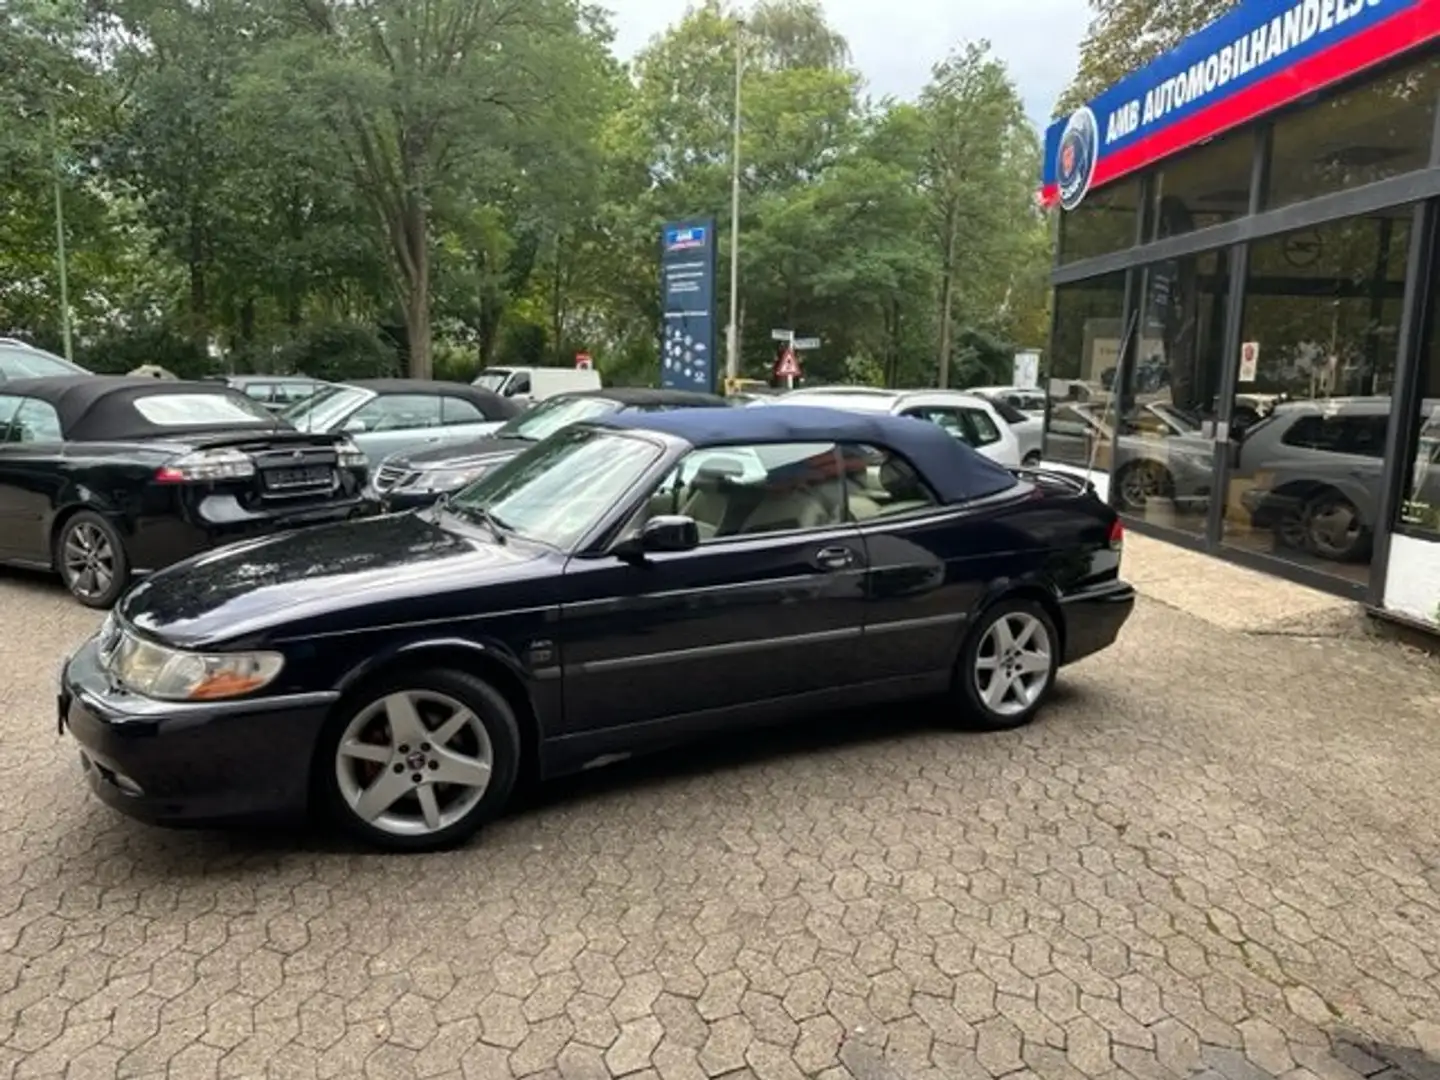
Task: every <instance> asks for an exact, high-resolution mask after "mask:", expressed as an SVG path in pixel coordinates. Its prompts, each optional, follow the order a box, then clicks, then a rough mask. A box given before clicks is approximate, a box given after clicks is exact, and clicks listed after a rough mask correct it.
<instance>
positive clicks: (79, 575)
mask: <svg viewBox="0 0 1440 1080" xmlns="http://www.w3.org/2000/svg"><path fill="white" fill-rule="evenodd" d="M60 557H61V560H62V565H63V567H64V570H65V582H66V584H67V585H69V586H70V590H71V591H72V592H74V593H75V594H76V595H77V596H80V597H83V598H85V599H87V600H91V599H95V598H96V597H100V596H104V595H105V594H106V593H107V592H109V590H110V588H111V586H112V585H114V583H115V549H114V548H113V547H111V545H110V538H109V537H108V536H106V535H105V532H104V530H103V529H101V528H100V527H99V526H98V525H93V524H91V523H90V522H88V521H81V522H76V523H75V524H74V525H72V526H71V527H70V528H69V530H68V531H67V532H66V534H65V542H64V544H63V546H62V550H61V556H60Z"/></svg>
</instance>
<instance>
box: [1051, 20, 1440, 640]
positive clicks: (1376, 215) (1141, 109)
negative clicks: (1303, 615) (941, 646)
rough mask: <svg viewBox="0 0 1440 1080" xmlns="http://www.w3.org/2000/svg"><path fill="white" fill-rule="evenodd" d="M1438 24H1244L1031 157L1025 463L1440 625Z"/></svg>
mask: <svg viewBox="0 0 1440 1080" xmlns="http://www.w3.org/2000/svg"><path fill="white" fill-rule="evenodd" d="M1437 102H1440V0H1298V2H1297V0H1245V2H1243V3H1241V4H1240V5H1239V6H1237V7H1235V8H1233V9H1231V10H1230V11H1229V13H1227V14H1226V15H1224V16H1222V17H1221V18H1220V19H1218V20H1216V21H1215V22H1213V23H1211V24H1210V25H1209V26H1207V27H1206V28H1205V29H1203V30H1201V31H1199V32H1198V33H1196V34H1194V35H1193V36H1191V37H1190V38H1189V39H1187V40H1186V41H1185V42H1183V43H1182V44H1181V45H1180V46H1179V47H1178V48H1176V49H1174V50H1173V51H1171V52H1169V53H1167V54H1165V55H1164V56H1162V57H1160V58H1159V59H1157V60H1156V61H1154V62H1153V63H1152V64H1150V65H1149V66H1148V67H1146V68H1144V69H1142V70H1141V71H1138V72H1136V73H1135V74H1133V75H1131V76H1130V77H1128V78H1126V79H1125V80H1123V81H1122V82H1120V83H1118V84H1117V85H1115V86H1113V87H1111V88H1110V89H1109V90H1107V91H1105V92H1104V93H1103V94H1101V95H1100V96H1098V97H1097V98H1095V99H1094V100H1093V101H1091V102H1089V103H1088V104H1087V105H1086V106H1084V107H1082V108H1080V109H1078V110H1076V112H1074V113H1073V114H1072V115H1070V116H1068V117H1066V118H1063V119H1061V120H1059V121H1057V122H1056V123H1055V124H1054V125H1052V127H1051V128H1050V130H1049V131H1048V133H1047V135H1046V140H1045V166H1044V175H1043V177H1042V184H1041V199H1042V201H1043V202H1044V203H1045V204H1046V205H1047V206H1053V207H1055V208H1057V213H1056V214H1055V215H1054V217H1055V219H1056V222H1057V228H1058V240H1057V244H1056V261H1055V267H1054V270H1053V273H1052V280H1053V283H1054V288H1055V295H1054V301H1055V302H1054V316H1053V320H1054V321H1053V325H1052V330H1051V342H1050V349H1049V351H1048V354H1047V357H1046V371H1045V374H1046V376H1047V378H1048V380H1049V384H1048V385H1049V389H1050V395H1051V405H1050V411H1049V416H1048V418H1047V422H1046V423H1047V427H1046V457H1047V459H1048V460H1050V461H1053V462H1056V463H1064V464H1067V465H1070V466H1074V467H1076V468H1082V469H1086V470H1090V471H1093V473H1094V475H1095V476H1096V477H1097V478H1100V477H1105V478H1108V492H1109V497H1110V499H1111V501H1112V502H1114V503H1115V504H1116V505H1117V506H1118V507H1119V508H1120V509H1121V510H1122V512H1123V513H1124V514H1125V515H1126V518H1127V521H1128V522H1129V523H1130V524H1132V525H1133V526H1134V527H1135V528H1136V531H1139V532H1145V533H1149V534H1152V535H1155V536H1158V537H1161V538H1164V539H1168V540H1173V541H1175V542H1177V543H1180V544H1184V545H1186V546H1188V547H1193V548H1196V549H1198V550H1203V551H1207V552H1211V553H1213V554H1216V555H1219V556H1222V557H1225V558H1229V559H1232V560H1233V561H1235V562H1238V563H1242V564H1244V565H1247V566H1250V567H1252V568H1255V569H1259V570H1264V571H1268V572H1271V573H1275V574H1279V575H1282V576H1285V577H1287V578H1291V579H1294V580H1299V581H1303V582H1305V583H1307V584H1311V585H1315V586H1318V587H1320V588H1322V589H1326V590H1329V591H1332V592H1335V593H1338V594H1341V595H1347V596H1353V597H1354V598H1355V599H1357V600H1360V601H1363V602H1365V603H1367V604H1369V605H1370V606H1371V607H1372V608H1373V609H1375V610H1376V611H1377V612H1378V611H1383V612H1386V613H1389V614H1391V615H1394V616H1396V617H1398V618H1402V619H1406V620H1409V621H1412V622H1416V623H1421V624H1426V625H1428V626H1430V627H1431V628H1437V627H1440V412H1433V413H1432V410H1434V406H1435V403H1436V402H1437V400H1440V310H1437V309H1440V293H1437V290H1440V262H1437V260H1440V243H1437V235H1436V234H1437V228H1440V107H1437Z"/></svg>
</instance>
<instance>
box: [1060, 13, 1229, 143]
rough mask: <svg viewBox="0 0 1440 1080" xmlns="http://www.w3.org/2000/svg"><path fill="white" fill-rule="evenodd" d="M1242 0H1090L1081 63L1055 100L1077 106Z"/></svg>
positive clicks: (1064, 110)
mask: <svg viewBox="0 0 1440 1080" xmlns="http://www.w3.org/2000/svg"><path fill="white" fill-rule="evenodd" d="M1239 2H1240V0H1218V2H1215V0H1090V10H1091V11H1092V12H1093V13H1094V14H1093V15H1092V17H1091V20H1090V27H1089V29H1088V30H1087V31H1086V34H1085V38H1084V40H1082V41H1081V43H1080V68H1079V71H1078V72H1077V74H1076V76H1075V79H1074V81H1073V82H1072V83H1071V84H1070V87H1069V88H1068V89H1067V90H1066V91H1065V93H1064V94H1063V95H1062V96H1061V98H1060V101H1059V102H1058V103H1057V104H1056V106H1055V115H1056V116H1068V115H1069V114H1070V113H1071V112H1073V111H1074V110H1075V109H1077V108H1079V107H1080V106H1081V105H1083V104H1084V103H1085V102H1087V101H1089V100H1090V99H1091V98H1093V97H1095V96H1096V95H1097V94H1099V93H1101V92H1102V91H1104V90H1105V89H1107V88H1108V87H1111V86H1113V85H1114V84H1115V83H1117V82H1119V81H1120V80H1121V79H1123V78H1124V77H1125V76H1127V75H1129V74H1131V73H1132V72H1136V71H1139V70H1140V69H1141V68H1142V67H1144V66H1145V65H1146V64H1148V63H1150V61H1152V60H1154V59H1155V58H1156V57H1158V56H1160V55H1162V54H1163V53H1166V52H1168V51H1169V50H1170V49H1173V48H1174V47H1175V46H1176V45H1178V44H1180V42H1181V41H1182V40H1183V39H1184V38H1185V37H1187V36H1188V35H1190V34H1193V33H1194V32H1195V31H1196V30H1199V29H1200V28H1201V27H1203V26H1205V25H1207V24H1208V23H1210V22H1212V21H1214V20H1215V19H1217V18H1218V17H1220V16H1221V15H1223V14H1225V12H1227V11H1229V10H1230V9H1231V8H1233V7H1235V6H1236V5H1237V4H1238V3H1239Z"/></svg>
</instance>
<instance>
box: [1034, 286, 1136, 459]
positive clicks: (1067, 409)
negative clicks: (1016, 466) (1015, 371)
mask: <svg viewBox="0 0 1440 1080" xmlns="http://www.w3.org/2000/svg"><path fill="white" fill-rule="evenodd" d="M1124 311H1125V274H1124V273H1118V274H1106V275H1104V276H1103V277H1098V278H1089V279H1087V280H1085V281H1078V282H1075V283H1073V284H1070V285H1061V286H1060V287H1059V288H1057V289H1056V290H1055V333H1054V339H1053V340H1052V341H1051V343H1050V380H1049V383H1048V386H1047V389H1048V390H1049V394H1050V414H1049V416H1048V418H1047V422H1046V429H1045V458H1046V460H1049V461H1057V462H1064V463H1066V464H1069V465H1076V466H1079V467H1081V468H1085V467H1086V466H1088V465H1090V464H1091V463H1092V460H1093V461H1094V462H1095V464H1096V465H1097V467H1098V468H1100V469H1104V468H1107V467H1108V462H1109V458H1108V451H1106V449H1105V446H1106V445H1108V434H1107V433H1106V432H1105V430H1104V429H1103V425H1099V421H1098V419H1097V418H1096V417H1095V416H1094V415H1093V414H1095V412H1096V410H1097V409H1098V408H1099V407H1101V406H1103V405H1104V404H1105V402H1106V400H1107V399H1108V397H1109V391H1108V389H1107V381H1108V382H1109V383H1113V382H1114V378H1115V369H1116V366H1117V365H1118V364H1119V362H1120V343H1121V338H1122V337H1123V336H1124V328H1123V327H1122V326H1121V321H1122V318H1123V316H1124Z"/></svg>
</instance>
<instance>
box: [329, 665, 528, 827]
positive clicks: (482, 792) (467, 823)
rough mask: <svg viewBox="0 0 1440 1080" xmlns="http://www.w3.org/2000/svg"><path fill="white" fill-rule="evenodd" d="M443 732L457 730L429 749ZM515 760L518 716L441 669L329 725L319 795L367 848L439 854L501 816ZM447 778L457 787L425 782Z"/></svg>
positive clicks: (386, 683)
mask: <svg viewBox="0 0 1440 1080" xmlns="http://www.w3.org/2000/svg"><path fill="white" fill-rule="evenodd" d="M416 725H419V727H417V726H416ZM450 725H458V726H455V727H454V730H453V731H452V732H451V733H450V734H449V737H448V738H446V739H445V740H444V741H443V742H439V741H436V742H435V743H434V745H432V740H431V738H430V737H433V736H434V734H435V733H436V732H439V731H440V730H441V729H442V728H446V727H448V726H450ZM407 729H408V731H407ZM422 729H423V730H422ZM417 740H418V742H417ZM520 751H521V746H520V727H519V723H518V722H517V720H516V718H515V711H514V710H513V709H512V708H511V707H510V703H509V702H508V701H506V700H505V696H504V695H503V694H501V693H500V692H499V691H498V690H496V689H495V688H494V687H493V686H491V685H490V684H489V683H487V682H485V681H483V680H481V679H477V678H475V677H474V676H473V675H467V674H465V673H464V672H460V671H454V670H450V669H447V668H434V669H431V670H428V671H420V672H417V673H415V674H403V673H397V674H395V675H393V676H390V677H386V678H381V679H379V680H377V681H375V682H372V683H370V684H368V685H367V686H365V687H363V688H362V689H361V691H360V692H359V693H357V694H355V695H353V696H352V697H350V698H348V699H346V700H345V701H343V702H342V703H341V704H340V706H339V707H338V708H337V709H336V711H335V713H334V715H333V716H331V718H330V721H329V723H327V724H326V726H325V729H324V731H323V732H322V733H321V736H320V739H319V742H318V744H317V746H316V753H315V782H316V787H317V795H318V796H319V801H320V803H321V806H322V808H323V809H324V810H325V812H326V813H327V814H328V816H330V817H331V818H333V819H334V820H335V821H336V822H337V823H339V824H340V825H341V826H342V827H343V828H344V829H346V830H347V831H348V832H350V833H351V834H352V835H354V836H355V837H357V838H358V839H360V840H362V841H364V842H365V843H366V844H368V845H370V846H372V847H376V848H380V849H383V850H386V851H405V852H420V851H440V850H443V849H445V848H450V847H454V846H456V845H457V844H461V843H463V842H465V841H466V840H468V839H470V838H471V837H472V836H473V835H474V834H475V833H476V832H477V831H478V830H479V829H480V827H481V826H483V825H485V824H486V823H487V822H489V821H492V820H493V819H494V818H495V817H497V816H498V815H499V813H500V812H501V811H502V810H503V809H504V807H505V804H506V803H507V802H508V801H509V798H510V792H511V791H512V790H513V788H514V787H515V780H516V777H517V775H518V774H519V771H520ZM487 763H488V770H487V769H486V768H484V766H485V765H486V764H487ZM444 775H452V776H454V777H455V779H454V780H452V781H448V782H447V781H443V780H436V779H432V777H436V776H444Z"/></svg>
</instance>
